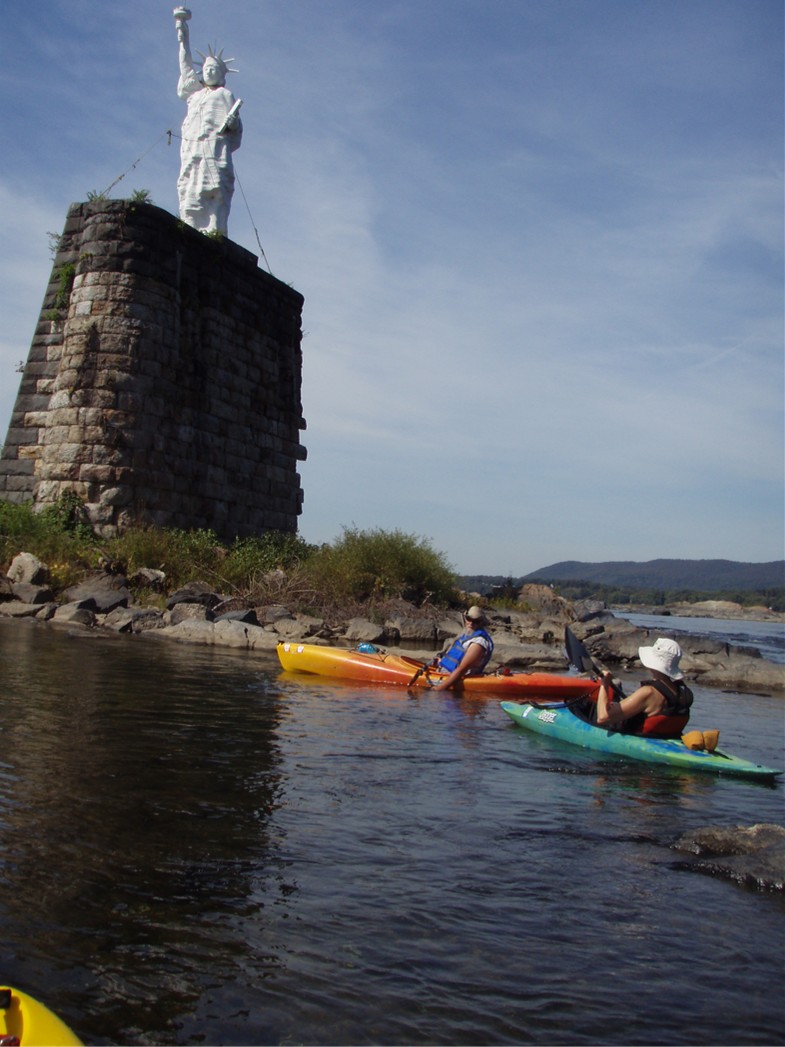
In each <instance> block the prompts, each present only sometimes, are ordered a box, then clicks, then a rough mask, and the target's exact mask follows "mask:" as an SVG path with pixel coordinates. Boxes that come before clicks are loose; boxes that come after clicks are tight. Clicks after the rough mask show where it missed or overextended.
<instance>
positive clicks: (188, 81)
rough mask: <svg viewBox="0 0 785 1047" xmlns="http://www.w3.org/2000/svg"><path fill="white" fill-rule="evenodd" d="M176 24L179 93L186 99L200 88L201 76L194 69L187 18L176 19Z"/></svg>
mask: <svg viewBox="0 0 785 1047" xmlns="http://www.w3.org/2000/svg"><path fill="white" fill-rule="evenodd" d="M180 10H183V9H180ZM189 17H190V16H189ZM176 24H177V39H178V41H179V45H180V47H179V58H180V82H179V84H178V85H177V93H178V95H179V96H180V97H181V98H185V97H187V96H188V95H189V94H191V92H192V91H194V90H196V89H197V88H198V87H199V86H200V84H199V75H198V73H197V72H196V69H195V68H194V60H193V55H192V54H191V39H190V34H189V32H188V22H187V21H186V19H185V18H183V17H179V18H177V19H176Z"/></svg>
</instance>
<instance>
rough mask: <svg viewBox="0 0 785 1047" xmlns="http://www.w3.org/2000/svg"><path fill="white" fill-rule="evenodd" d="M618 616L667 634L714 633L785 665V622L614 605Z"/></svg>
mask: <svg viewBox="0 0 785 1047" xmlns="http://www.w3.org/2000/svg"><path fill="white" fill-rule="evenodd" d="M613 613H614V615H615V616H616V617H617V618H624V619H626V620H627V621H628V622H631V623H632V625H639V626H641V627H642V628H643V629H652V630H654V631H655V632H656V633H658V634H661V635H663V636H673V637H675V638H676V639H677V640H678V636H679V633H692V634H693V635H698V636H710V637H711V638H712V639H713V640H718V641H719V642H720V643H727V644H731V645H732V646H735V647H756V648H757V649H758V650H759V651H760V653H761V655H762V656H763V657H764V658H768V660H769V661H770V662H777V663H778V664H780V665H785V622H775V621H766V622H755V621H751V620H749V619H743V620H742V619H737V618H691V617H686V616H685V617H682V616H681V615H675V614H674V615H662V614H633V613H632V612H627V611H623V610H620V609H618V608H616V609H614V612H613Z"/></svg>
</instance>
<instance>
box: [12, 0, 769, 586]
mask: <svg viewBox="0 0 785 1047" xmlns="http://www.w3.org/2000/svg"><path fill="white" fill-rule="evenodd" d="M173 6H174V4H173V3H172V2H171V0H169V2H163V0H127V2H126V3H119V2H116V0H115V2H112V3H107V2H106V0H62V2H61V0H39V2H37V3H35V4H30V3H29V0H5V2H4V4H3V23H4V26H3V28H4V34H3V37H4V39H3V56H4V62H5V66H6V74H5V80H6V104H5V134H4V153H5V156H6V161H5V163H4V164H3V165H2V169H1V170H0V231H1V232H2V240H3V245H4V250H3V252H2V260H0V268H1V269H2V272H1V273H0V316H2V324H0V375H1V376H2V380H0V430H2V432H0V439H2V438H4V435H5V432H6V429H7V426H8V421H9V419H10V414H11V410H12V407H13V402H14V399H15V396H16V392H17V389H18V383H19V375H18V373H17V367H18V364H19V363H20V361H24V360H25V359H26V358H27V353H28V349H29V345H30V340H31V337H32V334H33V331H34V327H35V323H36V320H37V317H38V313H39V310H40V307H41V300H42V297H43V293H44V289H45V286H46V283H47V280H48V277H49V273H50V269H51V264H52V262H51V257H50V254H49V239H48V236H47V233H49V232H60V231H61V229H62V227H63V223H64V220H65V214H66V210H67V208H68V205H69V204H70V203H71V202H74V201H80V200H84V199H85V198H86V196H87V194H88V192H90V191H101V190H104V189H106V188H107V187H109V186H110V185H112V183H114V182H115V180H116V179H117V178H118V177H119V176H120V175H124V177H123V178H122V179H121V180H120V181H119V182H118V183H117V184H116V185H115V186H114V188H113V189H112V191H111V194H110V195H112V196H129V195H130V194H131V192H132V191H133V190H135V189H147V190H149V191H150V193H151V195H152V199H153V202H154V203H156V204H157V205H158V206H160V207H163V208H165V209H167V210H169V211H171V212H173V213H176V212H177V193H176V179H177V173H178V154H177V147H176V140H175V144H173V145H172V146H167V144H166V132H167V130H168V129H172V130H173V131H175V132H178V131H179V128H180V124H181V123H182V119H183V115H184V106H183V103H182V102H181V101H180V100H179V99H178V98H177V95H176V84H177V72H178V69H177V40H176V34H175V26H174V20H173V18H172V8H173ZM189 6H190V8H191V10H192V12H193V19H192V21H191V23H190V25H191V40H192V45H193V47H194V48H195V49H199V50H201V51H206V50H207V46H208V45H209V44H213V45H217V46H218V47H223V48H224V50H225V55H226V56H235V58H236V62H235V64H236V66H237V67H238V68H239V70H240V71H239V73H237V74H236V75H233V76H231V77H230V78H229V86H230V87H231V88H232V90H233V91H234V92H235V94H236V95H238V96H239V97H242V98H243V101H244V106H243V112H242V115H243V124H244V138H243V144H242V148H241V149H240V150H239V152H238V153H236V154H235V160H236V171H237V175H238V178H239V183H240V187H241V188H240V189H238V190H237V191H236V193H235V198H234V202H233V206H232V213H231V215H230V218H229V235H230V237H231V238H232V239H233V240H235V241H236V242H238V243H240V244H241V245H242V246H244V247H246V248H248V249H249V250H251V251H253V252H254V253H256V254H259V250H258V246H257V240H256V235H257V232H258V236H259V239H260V241H261V245H262V247H263V249H264V253H265V256H266V258H267V261H268V263H269V267H270V269H271V271H272V272H273V274H274V275H275V276H277V277H278V278H279V279H281V280H283V281H285V282H286V283H289V284H292V285H293V286H294V287H296V288H297V289H298V290H299V291H301V292H302V294H303V295H304V296H305V309H304V316H303V329H304V332H305V337H304V341H303V353H304V368H303V408H304V414H305V417H306V419H307V421H308V429H307V430H306V431H305V433H304V434H303V437H302V438H303V442H304V443H305V445H306V447H307V448H308V460H307V461H306V462H305V463H303V464H302V466H301V470H300V471H301V475H302V481H303V487H304V490H305V504H304V509H303V514H302V517H301V520H300V533H301V534H302V535H303V537H304V538H306V539H307V540H308V541H312V542H324V541H332V540H333V539H335V538H337V537H338V536H339V535H340V533H341V530H342V528H343V527H346V526H350V527H351V526H355V527H359V528H376V527H379V528H383V529H390V530H392V529H400V530H403V531H405V532H407V533H411V534H416V535H418V536H421V537H423V538H426V539H428V540H429V541H430V542H431V543H432V545H433V546H434V548H436V549H438V550H439V551H440V552H443V553H444V554H445V556H446V558H447V559H448V561H449V562H450V563H451V564H452V566H453V567H455V568H456V570H458V571H460V572H462V573H485V574H513V575H518V574H525V573H527V572H529V571H532V570H535V569H537V568H539V567H542V566H545V565H547V564H550V563H553V562H555V561H559V560H567V559H578V560H589V561H595V560H650V559H654V558H657V557H677V558H689V559H692V558H714V557H723V558H727V559H732V560H750V561H763V560H773V559H780V558H781V557H782V556H783V512H784V509H783V505H784V492H783V170H782V164H783V43H782V41H783V8H782V4H781V3H780V2H779V0H776V2H775V0H732V2H728V0H634V2H631V0H618V2H617V0H288V2H286V3H284V2H282V0H221V2H220V3H219V2H218V0H192V2H191V3H190V5H189ZM137 161H138V162H137ZM134 164H135V165H136V166H135V167H133V166H132V165H134ZM262 261H263V260H262Z"/></svg>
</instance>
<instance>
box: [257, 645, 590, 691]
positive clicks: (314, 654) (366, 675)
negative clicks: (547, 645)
mask: <svg viewBox="0 0 785 1047" xmlns="http://www.w3.org/2000/svg"><path fill="white" fill-rule="evenodd" d="M365 646H366V647H371V645H369V644H366V645H365ZM277 650H278V658H279V661H280V663H281V666H282V667H283V668H284V669H285V670H286V671H287V672H296V673H311V674H313V675H315V676H330V677H333V678H334V679H340V680H355V681H357V682H359V683H383V684H393V685H395V686H399V687H401V686H403V687H423V688H428V687H433V686H434V685H435V684H437V683H439V681H440V680H443V679H444V677H445V676H446V675H447V673H444V672H439V670H437V669H432V668H430V667H428V663H427V662H421V661H418V660H417V659H416V658H407V657H406V656H405V655H401V654H388V653H387V652H386V651H383V650H380V649H379V648H376V649H372V650H366V651H360V650H357V649H356V648H354V649H349V648H343V647H322V646H321V645H319V644H312V643H297V642H293V641H287V642H283V643H279V644H278V648H277ZM459 688H460V690H462V691H465V692H469V693H476V694H483V693H492V694H504V695H508V696H509V697H512V696H513V695H515V696H517V697H518V699H519V700H520V699H525V698H526V697H527V696H531V697H533V698H541V699H543V700H546V701H547V700H548V699H552V700H554V701H560V700H561V701H563V700H565V699H567V698H579V697H581V696H583V695H585V696H587V697H595V696H596V693H597V690H598V688H599V684H598V683H597V681H596V680H590V679H587V677H585V676H559V675H557V674H556V673H524V672H510V671H509V670H507V669H501V670H499V671H498V672H495V673H484V674H483V675H482V676H466V677H464V679H463V680H462V681H461V683H460V685H459ZM456 689H458V688H456Z"/></svg>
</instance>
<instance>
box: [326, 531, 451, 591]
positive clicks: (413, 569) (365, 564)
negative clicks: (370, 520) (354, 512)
mask: <svg viewBox="0 0 785 1047" xmlns="http://www.w3.org/2000/svg"><path fill="white" fill-rule="evenodd" d="M306 572H307V575H308V577H309V579H310V581H311V583H312V586H313V588H314V589H315V590H317V591H318V592H320V593H322V594H323V596H324V597H325V598H326V599H328V600H332V602H334V603H338V604H340V603H345V602H347V601H365V600H375V599H395V598H399V599H403V600H407V601H410V602H411V603H414V604H416V605H417V606H421V605H422V604H423V603H424V602H425V601H426V600H427V601H429V602H431V603H436V604H442V603H451V602H453V601H454V600H455V599H456V577H455V573H454V572H453V570H452V568H451V567H450V565H449V564H448V563H447V561H446V559H445V557H444V555H443V554H442V553H439V552H436V550H434V549H433V547H432V546H431V544H430V543H429V542H428V541H427V539H425V538H420V537H418V536H417V535H412V534H405V533H404V532H403V531H399V530H395V531H384V530H381V529H378V528H376V529H373V530H367V531H359V530H357V529H356V528H353V527H352V528H344V531H343V534H342V535H341V537H340V538H339V539H338V540H337V541H336V542H335V543H333V544H332V545H325V546H322V547H321V549H319V551H318V552H317V553H315V554H314V556H313V557H312V558H311V559H310V560H309V561H308V564H307V566H306Z"/></svg>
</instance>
